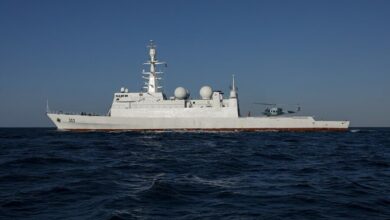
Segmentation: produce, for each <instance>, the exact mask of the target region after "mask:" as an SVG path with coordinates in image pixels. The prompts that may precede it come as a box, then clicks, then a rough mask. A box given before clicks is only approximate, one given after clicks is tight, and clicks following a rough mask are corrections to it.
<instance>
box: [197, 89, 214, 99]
mask: <svg viewBox="0 0 390 220" xmlns="http://www.w3.org/2000/svg"><path fill="white" fill-rule="evenodd" d="M199 95H200V97H202V99H211V96H212V95H213V89H212V88H211V87H210V86H203V87H202V88H201V89H200V91H199Z"/></svg>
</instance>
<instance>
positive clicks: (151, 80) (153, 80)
mask: <svg viewBox="0 0 390 220" xmlns="http://www.w3.org/2000/svg"><path fill="white" fill-rule="evenodd" d="M148 48H149V57H150V58H149V60H148V61H147V62H146V63H144V65H149V66H150V70H149V72H145V71H143V72H142V74H145V75H148V76H147V77H144V78H145V79H146V80H147V82H145V86H144V88H145V89H147V92H148V93H157V92H160V91H161V89H162V86H160V85H159V82H160V80H161V77H157V75H158V74H162V73H163V72H161V71H160V72H159V71H157V70H156V67H157V65H159V64H166V63H165V62H159V61H158V60H157V51H156V45H155V44H154V42H153V40H151V41H150V43H149V45H148Z"/></svg>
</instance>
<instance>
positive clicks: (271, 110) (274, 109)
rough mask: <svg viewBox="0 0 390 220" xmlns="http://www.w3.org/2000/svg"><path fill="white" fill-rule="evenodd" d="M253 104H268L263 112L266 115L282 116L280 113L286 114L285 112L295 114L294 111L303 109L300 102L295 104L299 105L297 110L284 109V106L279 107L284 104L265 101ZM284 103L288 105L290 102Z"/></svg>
mask: <svg viewBox="0 0 390 220" xmlns="http://www.w3.org/2000/svg"><path fill="white" fill-rule="evenodd" d="M253 104H256V105H265V106H267V107H266V109H264V112H263V115H266V116H267V117H272V116H280V115H284V114H294V113H297V112H299V111H301V107H300V106H299V104H294V105H296V106H297V108H296V110H294V111H293V110H287V111H284V110H283V108H281V107H278V106H281V105H283V104H274V103H263V102H255V103H253ZM284 105H288V104H284Z"/></svg>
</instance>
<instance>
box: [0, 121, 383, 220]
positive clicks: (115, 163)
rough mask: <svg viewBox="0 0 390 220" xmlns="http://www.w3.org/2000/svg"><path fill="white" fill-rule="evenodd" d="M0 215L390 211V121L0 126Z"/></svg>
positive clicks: (363, 215) (252, 215)
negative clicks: (272, 128) (121, 127)
mask: <svg viewBox="0 0 390 220" xmlns="http://www.w3.org/2000/svg"><path fill="white" fill-rule="evenodd" d="M0 219H390V129H374V128H361V129H353V130H351V131H349V132H341V133H337V132H336V133H332V132H312V133H299V132H298V133H293V132H292V133H288V132H259V133H256V132H254V133H251V132H238V133H234V132H232V133H229V132H220V133H218V132H216V133H201V132H198V133H197V132H190V133H186V132H160V133H156V132H141V133H138V132H112V133H109V132H87V133H74V132H59V131H56V130H54V129H49V128H48V129H0Z"/></svg>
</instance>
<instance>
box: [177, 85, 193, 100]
mask: <svg viewBox="0 0 390 220" xmlns="http://www.w3.org/2000/svg"><path fill="white" fill-rule="evenodd" d="M188 96H190V92H189V91H188V90H187V89H185V88H183V87H177V88H176V89H175V97H176V98H177V99H186V98H188Z"/></svg>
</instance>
